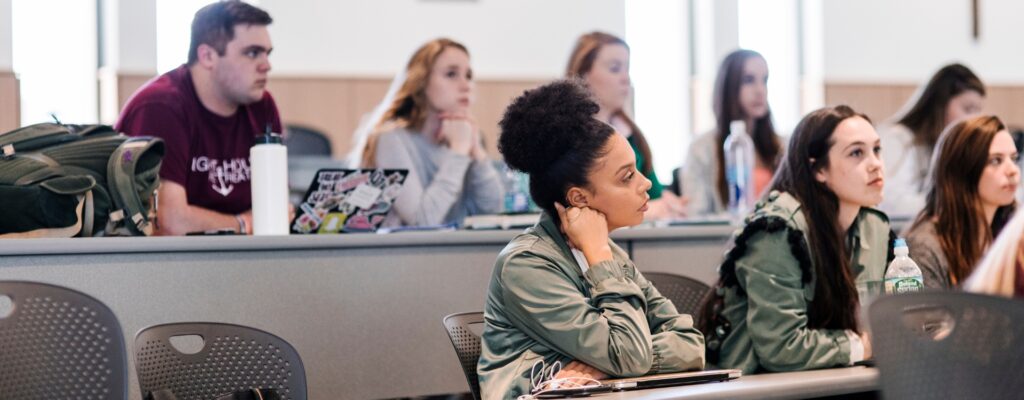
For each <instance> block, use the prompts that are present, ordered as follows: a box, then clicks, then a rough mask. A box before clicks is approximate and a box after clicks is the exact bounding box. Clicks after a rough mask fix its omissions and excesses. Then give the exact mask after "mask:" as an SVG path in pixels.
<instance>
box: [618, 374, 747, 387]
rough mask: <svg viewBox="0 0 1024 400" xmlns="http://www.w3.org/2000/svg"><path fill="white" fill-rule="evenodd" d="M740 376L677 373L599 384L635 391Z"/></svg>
mask: <svg viewBox="0 0 1024 400" xmlns="http://www.w3.org/2000/svg"><path fill="white" fill-rule="evenodd" d="M741 375H743V372H742V371H740V370H738V369H717V370H710V371H694V372H677V373H672V374H658V375H648V376H638V377H636V378H623V379H606V380H603V381H601V384H602V385H607V386H609V387H611V389H612V390H637V389H650V388H657V387H664V386H680V385H690V384H694V383H705V382H719V381H728V380H732V379H736V378H739V377H740V376H741Z"/></svg>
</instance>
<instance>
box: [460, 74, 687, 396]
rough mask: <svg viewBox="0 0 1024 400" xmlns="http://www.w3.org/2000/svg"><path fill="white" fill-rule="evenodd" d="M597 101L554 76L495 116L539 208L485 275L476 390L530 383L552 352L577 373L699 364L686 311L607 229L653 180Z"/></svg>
mask: <svg viewBox="0 0 1024 400" xmlns="http://www.w3.org/2000/svg"><path fill="white" fill-rule="evenodd" d="M598 110H599V107H598V105H597V104H595V103H594V101H592V100H591V98H590V94H589V93H588V92H587V91H586V90H585V89H584V88H583V87H582V86H580V85H579V84H578V83H576V82H572V81H557V82H554V83H551V84H548V85H545V86H542V87H540V88H537V89H533V90H530V91H527V92H526V93H525V94H523V95H522V96H520V97H519V98H517V99H516V100H514V101H513V103H512V104H511V105H510V106H509V107H508V109H507V110H506V111H505V116H504V118H503V119H502V121H501V128H502V135H501V139H500V141H499V149H500V150H501V153H502V154H503V155H504V156H505V161H506V162H507V163H508V164H509V166H511V167H512V168H515V169H517V170H520V171H523V172H525V173H527V174H529V176H530V193H531V195H532V196H533V198H534V200H536V201H537V204H539V205H540V206H541V207H542V208H543V209H544V213H543V215H542V217H541V220H540V222H539V223H537V225H535V226H534V227H533V228H530V229H528V230H527V231H526V232H524V233H522V234H520V235H519V236H516V237H515V238H514V239H513V240H512V242H510V243H509V244H508V246H506V247H505V249H504V250H502V251H501V253H500V254H499V255H498V260H497V262H496V263H495V267H494V272H493V274H492V275H491V284H490V287H489V289H488V292H487V300H486V304H485V306H484V319H485V321H486V323H485V326H484V332H483V343H482V351H481V355H480V363H479V365H478V367H477V370H478V373H479V379H480V388H481V392H482V394H483V398H485V399H498V398H515V397H516V396H519V395H521V394H526V393H529V392H530V390H531V389H532V385H531V383H530V379H531V374H534V375H535V377H539V376H540V375H541V373H540V369H542V368H543V369H544V370H545V372H549V373H550V372H551V371H552V368H554V367H553V365H554V364H556V363H558V364H559V365H560V366H561V367H562V368H561V371H560V372H558V374H557V375H556V376H555V378H578V379H579V380H585V379H602V378H604V377H608V376H615V377H625V376H638V375H644V374H656V373H665V372H676V371H684V370H692V369H700V368H702V367H703V366H704V340H703V336H702V335H701V334H700V332H698V331H697V330H695V329H694V328H693V319H692V318H691V317H690V316H689V315H681V314H679V313H678V312H677V311H676V308H675V306H673V305H672V303H671V302H670V301H669V300H667V299H665V297H663V296H662V295H661V294H660V293H658V290H657V289H655V288H654V286H652V285H651V283H650V282H649V281H648V280H646V279H644V276H643V274H641V273H640V272H639V271H638V270H637V268H636V266H634V265H633V262H632V261H630V260H629V256H628V255H627V254H626V252H625V251H624V250H622V248H620V247H619V246H617V245H616V244H615V243H614V242H612V241H611V240H610V239H609V238H608V232H610V231H612V230H615V229H617V228H621V227H626V226H632V225H636V224H639V223H641V222H642V221H643V217H644V211H645V210H646V209H647V208H648V204H649V203H648V199H649V197H648V195H647V190H649V189H650V186H651V181H649V180H647V178H645V177H644V176H643V175H642V174H641V173H640V171H638V170H637V167H636V159H635V156H634V153H633V150H632V149H631V148H630V146H629V143H628V142H627V141H626V138H625V137H623V136H622V135H620V134H617V133H615V131H614V129H613V128H612V127H611V126H610V125H608V124H605V123H603V122H601V121H598V120H597V119H595V118H594V114H596V113H597V112H598ZM545 377H547V375H545Z"/></svg>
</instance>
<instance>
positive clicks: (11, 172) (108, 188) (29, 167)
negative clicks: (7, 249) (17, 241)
mask: <svg viewBox="0 0 1024 400" xmlns="http://www.w3.org/2000/svg"><path fill="white" fill-rule="evenodd" d="M163 156H164V143H163V141H162V140H160V139H159V138H152V137H128V136H125V135H123V134H119V133H117V132H115V131H114V129H113V128H111V127H110V126H108V125H64V124H60V123H41V124H35V125H30V126H26V127H23V128H19V129H15V130H13V131H10V132H6V133H2V134H0V237H71V236H135V235H147V234H149V233H150V232H152V226H153V224H152V222H153V215H155V207H156V195H155V193H156V189H157V187H158V186H159V184H160V179H159V171H160V162H161V160H162V159H163Z"/></svg>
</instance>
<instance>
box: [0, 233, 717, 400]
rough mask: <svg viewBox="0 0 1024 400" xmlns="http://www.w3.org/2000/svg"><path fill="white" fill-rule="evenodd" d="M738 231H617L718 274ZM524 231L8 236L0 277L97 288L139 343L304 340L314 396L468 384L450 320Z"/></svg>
mask: <svg viewBox="0 0 1024 400" xmlns="http://www.w3.org/2000/svg"><path fill="white" fill-rule="evenodd" d="M731 232H732V229H731V228H730V227H728V226H721V225H718V226H714V225H710V226H707V225H696V226H685V227H669V228H648V229H627V230H622V231H618V232H615V233H614V234H613V237H614V238H615V240H616V242H617V243H619V244H620V245H621V246H622V247H623V248H625V249H626V250H627V251H629V252H630V254H631V255H632V257H633V259H634V261H636V263H637V265H638V266H639V267H640V269H641V270H643V271H658V272H673V273H677V274H682V275H688V276H692V277H695V278H697V279H700V280H702V281H705V282H707V283H709V284H710V283H713V282H714V280H715V276H716V275H715V269H716V268H717V265H718V262H719V261H720V257H721V254H722V250H723V249H724V245H725V243H726V240H727V238H728V235H729V234H730V233H731ZM516 233H517V232H515V231H459V232H404V233H395V234H389V235H375V234H357V235H337V236H334V235H331V236H288V237H235V236H205V237H177V238H160V237H157V238H88V239H23V240H13V239H12V240H3V241H0V280H29V281H37V282H48V283H53V284H57V285H62V286H67V287H71V288H74V289H77V290H80V291H82V292H85V293H87V294H89V295H92V296H94V297H96V298H97V299H99V300H100V301H102V302H104V303H106V304H107V305H108V306H110V308H111V309H113V311H114V313H115V314H116V315H117V317H118V319H119V320H120V322H121V326H122V328H123V330H124V335H125V338H127V339H128V341H129V343H128V344H127V345H128V349H131V348H132V343H131V342H132V341H133V340H134V337H135V334H136V332H138V331H139V330H140V329H142V328H144V327H146V326H150V325H154V324H160V323H167V322H178V321H218V322H228V323H235V324H242V325H249V326H253V327H257V328H260V329H265V330H267V331H270V332H273V333H275V334H277V335H279V336H281V337H283V338H284V339H285V340H287V341H288V342H290V343H291V344H292V345H293V346H295V348H296V349H298V351H299V353H300V355H301V356H302V359H303V362H304V364H305V367H306V375H307V382H308V385H309V393H310V398H313V399H319V398H337V397H345V398H360V399H372V398H391V397H407V396H417V395H428V394H438V393H453V392H464V391H468V387H467V386H466V382H465V379H464V378H463V375H462V370H461V369H460V368H459V364H458V361H457V358H456V356H455V352H454V350H453V349H452V346H451V343H450V342H449V340H448V337H447V335H446V333H445V331H444V328H443V326H442V324H441V318H442V317H443V316H445V315H447V314H450V313H455V312H462V311H476V310H481V309H482V308H483V303H484V300H483V299H484V295H485V292H486V290H487V285H488V282H489V280H490V275H491V270H492V269H493V265H494V259H495V257H496V255H497V254H498V252H499V251H500V250H501V249H502V247H504V246H505V244H506V243H507V242H508V241H509V240H511V239H512V237H513V236H515V235H516ZM133 358H134V357H132V356H129V364H131V365H129V371H134V361H133ZM130 375H131V379H132V381H131V383H130V389H131V398H132V399H139V398H140V395H139V393H138V385H137V382H136V381H135V377H134V373H131V374H130ZM341 394H344V395H343V396H342V395H341Z"/></svg>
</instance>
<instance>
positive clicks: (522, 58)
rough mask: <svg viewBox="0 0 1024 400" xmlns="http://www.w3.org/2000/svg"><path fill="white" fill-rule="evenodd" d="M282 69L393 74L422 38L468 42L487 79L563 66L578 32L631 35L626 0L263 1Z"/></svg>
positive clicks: (531, 75) (547, 72)
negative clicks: (445, 37) (625, 11)
mask: <svg viewBox="0 0 1024 400" xmlns="http://www.w3.org/2000/svg"><path fill="white" fill-rule="evenodd" d="M260 6H261V7H263V8H265V9H266V10H267V11H269V12H270V13H271V15H273V17H274V24H273V25H272V26H271V36H272V37H273V40H274V47H275V49H274V56H273V62H274V70H275V71H277V73H280V74H313V75H325V74H327V75H355V76H372V77H380V76H385V77H388V78H390V77H391V76H392V75H393V74H394V73H396V72H397V71H398V70H399V69H400V68H401V67H402V66H404V65H405V63H406V61H407V60H408V58H409V56H410V55H411V54H412V52H413V51H414V50H415V49H416V47H418V46H419V45H420V44H422V43H423V42H425V41H426V40H429V39H431V38H434V37H438V36H447V37H451V38H453V39H455V40H457V41H460V42H463V43H464V44H465V45H466V46H467V47H468V48H469V51H470V54H471V55H472V62H473V67H474V69H475V72H476V73H477V74H478V76H479V77H481V78H502V79H510V78H511V79H522V78H526V79H536V78H542V79H548V78H551V77H554V76H559V75H561V74H562V73H563V71H564V68H565V63H566V60H567V58H568V54H569V51H570V49H571V48H572V45H573V42H574V40H575V39H576V37H577V36H578V35H579V34H580V33H582V32H586V31H591V30H595V29H600V30H605V31H609V32H611V33H614V34H618V35H624V34H625V19H624V18H623V13H624V10H625V5H624V0H559V1H545V0H515V1H509V0H475V1H467V0H378V1H345V2H340V1H315V0H299V1H296V0H262V1H260Z"/></svg>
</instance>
